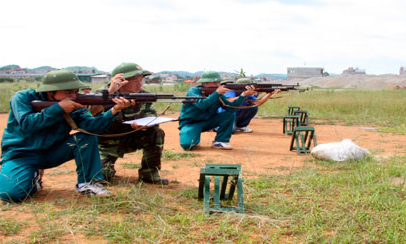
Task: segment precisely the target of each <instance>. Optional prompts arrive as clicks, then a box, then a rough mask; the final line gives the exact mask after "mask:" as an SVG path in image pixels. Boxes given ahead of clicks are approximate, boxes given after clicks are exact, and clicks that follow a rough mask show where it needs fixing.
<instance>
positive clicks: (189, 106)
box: [179, 86, 245, 129]
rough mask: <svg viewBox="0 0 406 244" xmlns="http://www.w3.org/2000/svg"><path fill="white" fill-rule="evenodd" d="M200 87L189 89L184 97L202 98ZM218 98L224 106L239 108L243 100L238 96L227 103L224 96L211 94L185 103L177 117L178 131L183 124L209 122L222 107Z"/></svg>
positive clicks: (215, 93)
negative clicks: (193, 101)
mask: <svg viewBox="0 0 406 244" xmlns="http://www.w3.org/2000/svg"><path fill="white" fill-rule="evenodd" d="M200 87H202V86H194V87H192V88H190V89H189V91H188V92H187V93H186V96H203V94H202V93H201V92H200ZM219 98H221V100H222V101H223V102H224V104H227V105H230V106H240V105H241V104H242V102H243V101H244V100H245V97H243V96H239V97H238V98H237V99H236V100H235V101H234V102H229V101H228V100H227V97H226V96H224V95H220V94H218V93H217V92H213V93H212V94H210V96H208V97H207V98H205V99H198V100H197V102H195V103H185V104H183V105H182V109H181V111H180V115H179V129H180V128H182V126H183V125H185V124H188V123H194V122H198V121H205V120H209V119H210V118H211V117H213V116H214V115H216V114H217V109H218V108H219V107H221V105H222V104H221V102H220V101H219ZM223 109H224V110H226V111H231V112H234V111H235V109H234V108H229V107H224V108H223Z"/></svg>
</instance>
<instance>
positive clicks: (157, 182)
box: [140, 178, 169, 186]
mask: <svg viewBox="0 0 406 244" xmlns="http://www.w3.org/2000/svg"><path fill="white" fill-rule="evenodd" d="M140 181H142V182H145V183H148V184H154V185H164V186H166V185H169V180H168V179H165V178H160V179H159V180H151V179H148V178H140Z"/></svg>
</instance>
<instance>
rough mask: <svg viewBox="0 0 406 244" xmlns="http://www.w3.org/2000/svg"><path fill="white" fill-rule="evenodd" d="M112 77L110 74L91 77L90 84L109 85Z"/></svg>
mask: <svg viewBox="0 0 406 244" xmlns="http://www.w3.org/2000/svg"><path fill="white" fill-rule="evenodd" d="M110 78H111V75H110V74H108V75H107V74H104V75H93V76H91V80H90V82H91V83H92V84H102V83H108V82H109V81H110Z"/></svg>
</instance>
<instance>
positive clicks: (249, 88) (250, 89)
mask: <svg viewBox="0 0 406 244" xmlns="http://www.w3.org/2000/svg"><path fill="white" fill-rule="evenodd" d="M245 89H247V90H246V91H244V92H242V93H241V95H242V96H244V97H248V96H252V95H254V94H255V93H256V91H255V87H254V86H252V85H251V86H246V87H245Z"/></svg>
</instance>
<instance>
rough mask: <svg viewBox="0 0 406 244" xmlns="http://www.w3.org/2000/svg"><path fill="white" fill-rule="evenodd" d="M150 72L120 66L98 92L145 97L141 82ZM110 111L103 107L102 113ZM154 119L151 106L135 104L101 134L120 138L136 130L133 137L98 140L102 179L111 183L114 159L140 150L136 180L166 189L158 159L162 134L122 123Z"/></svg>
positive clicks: (153, 129)
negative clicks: (137, 94) (142, 94)
mask: <svg viewBox="0 0 406 244" xmlns="http://www.w3.org/2000/svg"><path fill="white" fill-rule="evenodd" d="M150 74H151V72H149V71H147V70H144V69H142V68H141V67H140V66H139V65H137V64H135V63H122V64H120V65H119V66H117V67H116V68H115V69H114V70H113V72H112V76H113V78H112V80H111V81H110V83H109V84H108V85H107V87H105V88H103V89H101V90H98V92H103V90H104V91H105V90H107V91H108V93H109V94H115V93H117V94H119V93H148V92H147V91H145V90H143V89H142V81H143V78H144V77H145V76H147V75H150ZM108 108H109V107H107V106H105V107H104V109H105V110H106V109H108ZM149 116H157V114H156V111H155V110H154V109H153V107H152V104H151V103H136V104H135V106H132V107H129V108H126V109H123V110H122V111H121V112H120V113H119V116H117V118H116V119H115V121H114V123H113V124H112V125H111V126H110V127H109V128H108V129H106V130H105V131H104V132H103V133H104V134H120V133H125V132H129V131H132V130H137V131H136V132H134V133H131V134H127V135H124V136H118V137H113V138H112V137H99V150H100V155H101V159H102V165H103V175H104V177H105V178H106V180H108V181H110V180H111V178H112V177H113V176H114V175H115V173H116V170H115V168H114V164H115V162H116V160H117V158H119V157H120V158H122V157H123V156H124V154H125V153H130V152H134V151H136V150H140V149H142V150H143V156H142V160H141V168H140V169H139V170H138V175H139V180H140V181H143V182H146V183H151V184H162V185H168V183H169V182H168V180H167V179H165V178H161V177H160V175H159V170H160V169H161V156H162V150H163V145H164V137H165V133H164V131H163V130H162V129H160V128H159V127H158V126H151V127H147V128H141V127H140V126H139V125H138V124H137V123H135V122H133V123H132V124H131V125H128V124H123V122H124V121H129V120H134V119H140V118H143V117H149Z"/></svg>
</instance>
